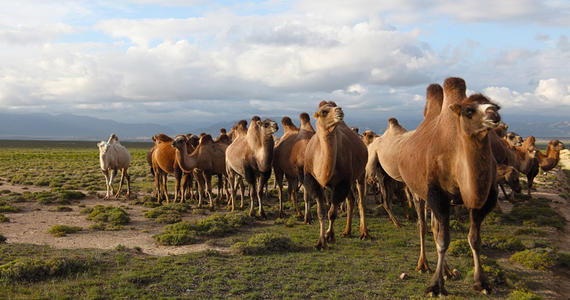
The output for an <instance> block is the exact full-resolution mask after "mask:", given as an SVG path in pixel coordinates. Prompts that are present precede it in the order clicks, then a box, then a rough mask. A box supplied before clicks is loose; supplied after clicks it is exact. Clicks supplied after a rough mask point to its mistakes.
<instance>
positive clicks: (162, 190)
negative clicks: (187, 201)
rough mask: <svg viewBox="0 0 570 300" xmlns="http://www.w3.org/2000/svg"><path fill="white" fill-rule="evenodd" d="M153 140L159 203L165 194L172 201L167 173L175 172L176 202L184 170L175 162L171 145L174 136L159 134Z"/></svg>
mask: <svg viewBox="0 0 570 300" xmlns="http://www.w3.org/2000/svg"><path fill="white" fill-rule="evenodd" d="M153 140H154V143H155V144H154V145H155V147H154V151H152V168H153V173H154V185H155V190H156V192H157V194H156V197H157V200H158V202H159V203H160V202H162V196H164V198H165V199H166V202H167V203H168V202H170V200H169V199H168V191H167V185H166V182H167V175H168V174H174V178H175V180H176V183H175V196H174V202H176V200H177V199H178V197H179V194H180V190H181V189H180V179H181V178H182V171H181V170H180V168H178V167H177V166H176V164H175V160H174V149H172V148H171V147H170V143H171V142H172V138H171V137H169V136H167V135H165V134H157V135H155V136H154V137H153ZM180 199H182V197H180Z"/></svg>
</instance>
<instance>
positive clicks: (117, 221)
mask: <svg viewBox="0 0 570 300" xmlns="http://www.w3.org/2000/svg"><path fill="white" fill-rule="evenodd" d="M81 213H87V214H88V215H87V220H91V221H93V222H97V223H109V224H112V225H125V224H128V223H129V222H130V221H131V219H130V218H129V214H127V212H126V211H124V210H123V209H122V208H119V207H114V206H103V205H96V206H95V207H93V208H85V209H82V210H81Z"/></svg>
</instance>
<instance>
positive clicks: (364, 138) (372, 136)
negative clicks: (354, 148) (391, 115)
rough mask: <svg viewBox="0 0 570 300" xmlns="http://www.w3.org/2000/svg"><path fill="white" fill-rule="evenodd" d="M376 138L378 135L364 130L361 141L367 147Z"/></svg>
mask: <svg viewBox="0 0 570 300" xmlns="http://www.w3.org/2000/svg"><path fill="white" fill-rule="evenodd" d="M377 137H378V135H377V134H376V133H374V131H372V130H366V131H364V132H363V133H362V141H363V142H364V145H366V146H367V147H368V145H370V144H371V143H372V142H373V141H374V139H375V138H377Z"/></svg>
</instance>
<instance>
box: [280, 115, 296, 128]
mask: <svg viewBox="0 0 570 300" xmlns="http://www.w3.org/2000/svg"><path fill="white" fill-rule="evenodd" d="M281 124H283V126H287V127H289V126H292V125H293V126H294V124H293V121H291V118H289V117H283V119H281Z"/></svg>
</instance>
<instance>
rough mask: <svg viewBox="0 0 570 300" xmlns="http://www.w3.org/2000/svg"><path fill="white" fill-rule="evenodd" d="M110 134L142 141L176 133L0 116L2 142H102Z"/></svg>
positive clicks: (144, 126)
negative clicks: (31, 140) (48, 140)
mask: <svg viewBox="0 0 570 300" xmlns="http://www.w3.org/2000/svg"><path fill="white" fill-rule="evenodd" d="M113 132H114V133H116V134H117V135H118V136H119V138H121V139H123V140H125V139H129V140H144V139H150V137H152V136H153V135H154V134H156V133H159V132H163V133H167V134H173V133H174V132H175V131H174V130H173V129H172V128H170V127H166V126H162V125H157V124H151V123H140V124H127V123H120V122H117V121H113V120H104V119H98V118H93V117H86V116H77V115H71V114H62V115H50V114H44V113H33V114H7V113H0V138H1V139H52V140H101V139H106V138H107V137H108V136H109V134H111V133H113Z"/></svg>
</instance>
